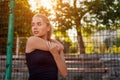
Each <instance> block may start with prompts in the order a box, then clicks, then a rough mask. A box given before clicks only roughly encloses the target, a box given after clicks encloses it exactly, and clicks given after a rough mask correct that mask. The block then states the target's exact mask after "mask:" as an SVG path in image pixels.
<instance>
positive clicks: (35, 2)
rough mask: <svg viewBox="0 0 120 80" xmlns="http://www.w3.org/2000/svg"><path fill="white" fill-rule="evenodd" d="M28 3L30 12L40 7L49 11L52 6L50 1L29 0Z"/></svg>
mask: <svg viewBox="0 0 120 80" xmlns="http://www.w3.org/2000/svg"><path fill="white" fill-rule="evenodd" d="M28 2H29V4H30V6H31V8H30V9H31V10H32V11H36V10H37V9H39V8H40V7H45V8H47V9H51V8H52V5H53V3H52V1H51V0H29V1H28Z"/></svg>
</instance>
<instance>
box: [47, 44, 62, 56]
mask: <svg viewBox="0 0 120 80" xmlns="http://www.w3.org/2000/svg"><path fill="white" fill-rule="evenodd" d="M47 45H48V48H49V51H50V52H51V54H52V55H54V54H58V53H59V50H60V47H59V46H58V44H56V43H53V42H48V43H47Z"/></svg>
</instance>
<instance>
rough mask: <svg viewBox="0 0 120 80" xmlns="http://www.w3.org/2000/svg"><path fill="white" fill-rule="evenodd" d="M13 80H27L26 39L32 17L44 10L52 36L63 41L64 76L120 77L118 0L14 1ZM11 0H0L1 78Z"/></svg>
mask: <svg viewBox="0 0 120 80" xmlns="http://www.w3.org/2000/svg"><path fill="white" fill-rule="evenodd" d="M14 2H15V4H14V6H15V7H14V11H13V12H14V20H13V21H14V32H13V33H14V39H13V49H12V50H13V53H12V54H13V58H12V61H13V63H12V80H27V78H28V70H27V67H26V62H25V45H26V40H27V38H28V37H29V36H31V35H32V34H31V19H32V16H33V15H34V14H36V13H42V14H44V15H46V16H47V17H48V18H49V20H50V22H51V25H52V27H53V35H52V37H53V38H55V39H57V40H58V41H60V42H61V43H62V44H63V45H64V53H65V58H66V63H67V66H68V77H67V78H62V77H61V75H59V80H119V79H120V0H14ZM9 14H10V0H0V80H3V78H4V76H5V67H6V63H5V61H6V53H7V50H6V49H7V36H8V25H9V23H8V20H9Z"/></svg>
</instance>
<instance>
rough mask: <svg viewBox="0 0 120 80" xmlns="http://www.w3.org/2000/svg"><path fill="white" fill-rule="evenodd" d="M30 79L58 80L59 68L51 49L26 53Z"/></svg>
mask: <svg viewBox="0 0 120 80" xmlns="http://www.w3.org/2000/svg"><path fill="white" fill-rule="evenodd" d="M26 61H27V66H28V70H29V80H58V68H57V65H56V63H55V61H54V58H53V56H52V54H51V53H50V52H49V51H43V50H37V49H36V50H34V51H32V52H31V53H26Z"/></svg>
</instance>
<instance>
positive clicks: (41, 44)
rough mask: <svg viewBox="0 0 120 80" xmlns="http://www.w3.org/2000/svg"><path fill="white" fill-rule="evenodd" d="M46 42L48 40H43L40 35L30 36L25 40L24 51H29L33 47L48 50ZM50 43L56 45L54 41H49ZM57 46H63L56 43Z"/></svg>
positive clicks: (60, 47) (33, 48)
mask: <svg viewBox="0 0 120 80" xmlns="http://www.w3.org/2000/svg"><path fill="white" fill-rule="evenodd" d="M48 42H50V41H47V40H44V39H42V38H40V37H35V36H31V37H29V38H28V40H27V43H26V50H25V52H26V53H30V52H32V51H33V50H35V49H39V50H45V51H49V49H48V45H47V43H48ZM51 44H53V45H58V43H55V42H51ZM58 48H59V49H62V48H63V47H62V46H60V45H58Z"/></svg>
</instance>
